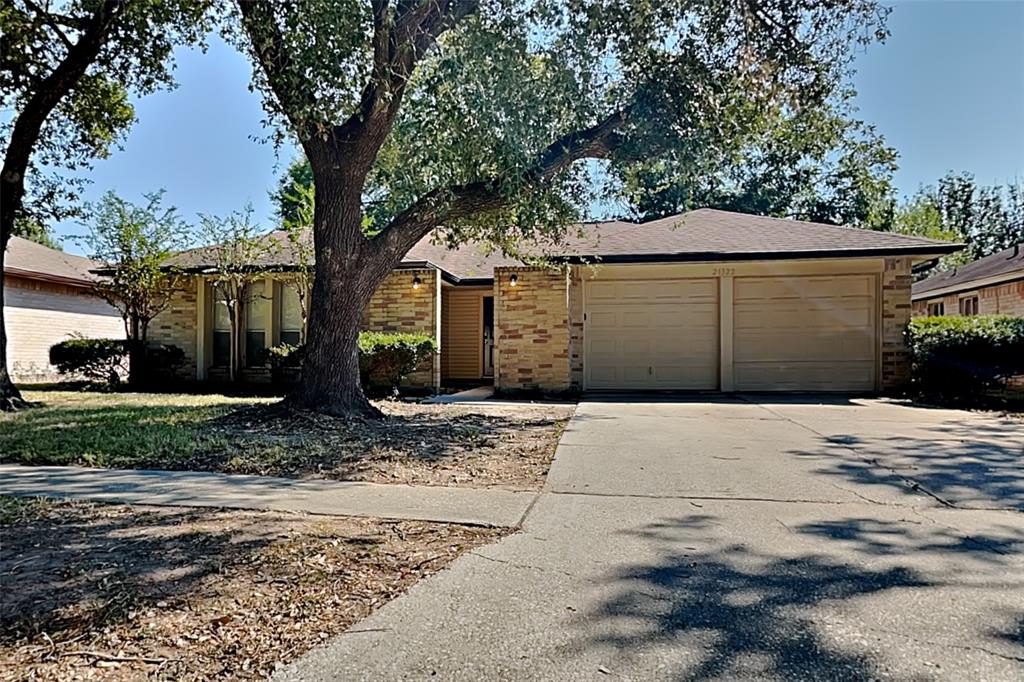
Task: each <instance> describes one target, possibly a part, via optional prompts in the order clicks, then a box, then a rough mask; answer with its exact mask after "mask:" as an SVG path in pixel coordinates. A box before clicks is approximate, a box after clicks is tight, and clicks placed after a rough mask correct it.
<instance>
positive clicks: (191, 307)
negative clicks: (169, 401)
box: [148, 278, 198, 381]
mask: <svg viewBox="0 0 1024 682" xmlns="http://www.w3.org/2000/svg"><path fill="white" fill-rule="evenodd" d="M197 282H198V279H197V278H193V279H190V280H188V281H187V283H186V284H185V287H184V288H183V290H182V291H179V292H178V293H176V294H175V295H174V296H173V297H172V298H171V303H170V305H169V306H168V307H167V309H166V310H164V312H162V313H160V314H159V315H157V316H156V317H155V318H154V319H153V321H152V322H150V323H149V335H148V341H149V342H150V343H163V344H168V345H172V346H178V347H179V348H181V349H182V350H183V351H185V362H184V364H182V366H181V367H179V368H178V370H177V375H178V377H180V378H181V379H185V380H188V381H192V380H194V379H195V378H196V295H197V294H196V292H197V288H198V287H197Z"/></svg>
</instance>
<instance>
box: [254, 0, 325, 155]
mask: <svg viewBox="0 0 1024 682" xmlns="http://www.w3.org/2000/svg"><path fill="white" fill-rule="evenodd" d="M274 4H275V3H273V2H267V1H266V0H238V9H239V11H240V12H241V13H242V27H243V28H244V29H245V32H246V34H247V35H248V36H249V42H250V43H251V44H252V49H253V52H254V53H255V55H256V58H257V60H259V63H260V66H261V67H262V69H263V73H264V74H265V75H266V77H267V83H268V85H269V86H270V89H271V91H272V92H273V93H274V97H276V98H277V101H278V103H279V104H280V105H281V109H282V110H283V111H284V112H285V115H286V116H287V117H288V120H289V121H290V122H291V124H292V125H293V126H294V127H295V130H296V132H297V133H298V134H299V139H300V140H303V141H304V138H307V137H309V136H310V135H312V134H313V132H314V131H313V130H312V128H311V127H310V121H309V120H308V119H307V118H305V117H304V116H303V115H302V113H301V112H304V111H305V112H310V111H314V110H315V109H316V105H317V99H316V96H315V95H314V94H313V92H312V90H311V89H308V88H302V87H298V88H296V87H294V86H295V85H297V84H294V83H289V81H290V80H291V76H293V75H294V74H291V71H292V61H291V58H290V57H289V55H288V49H287V47H286V46H285V42H284V36H283V35H282V34H281V31H280V30H279V29H278V27H277V23H276V22H275V20H274ZM296 89H297V90H300V91H301V92H299V93H296V92H295V90H296Z"/></svg>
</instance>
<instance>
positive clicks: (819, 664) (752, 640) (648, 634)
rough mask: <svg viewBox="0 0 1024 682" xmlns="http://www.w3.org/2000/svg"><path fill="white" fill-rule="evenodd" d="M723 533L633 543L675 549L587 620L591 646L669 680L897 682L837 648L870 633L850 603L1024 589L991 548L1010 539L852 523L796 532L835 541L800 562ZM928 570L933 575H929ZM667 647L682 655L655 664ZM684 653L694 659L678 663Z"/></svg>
mask: <svg viewBox="0 0 1024 682" xmlns="http://www.w3.org/2000/svg"><path fill="white" fill-rule="evenodd" d="M718 525H719V523H718V521H717V519H716V517H715V516H712V515H694V516H685V517H680V518H676V519H668V520H665V521H663V522H660V523H655V524H651V525H648V526H646V527H643V528H641V529H639V530H638V531H634V532H631V533H630V535H632V536H634V537H635V536H639V537H642V538H644V539H647V540H650V541H652V543H654V545H655V546H658V547H663V548H665V549H664V550H663V551H662V552H661V554H660V556H659V557H658V558H657V559H655V560H652V561H645V562H640V563H636V564H634V565H632V566H628V567H625V568H623V569H622V570H620V571H618V572H617V573H615V574H614V575H613V576H612V577H611V579H610V586H611V587H612V588H613V589H614V596H613V597H611V598H609V599H607V600H606V601H604V602H602V603H601V604H600V605H599V606H598V607H597V608H595V609H593V610H591V611H588V612H586V613H583V614H580V622H579V625H580V626H581V628H582V629H583V630H585V631H586V632H588V633H596V634H594V635H592V636H590V638H589V639H588V640H587V641H586V642H585V643H584V644H583V646H584V647H585V648H593V647H594V646H595V645H596V646H598V647H599V648H606V647H609V646H610V647H612V648H614V649H615V650H616V651H618V652H619V653H620V655H621V657H622V663H621V664H622V665H623V666H624V668H623V669H628V666H629V659H630V657H633V656H636V655H638V654H645V653H646V654H649V655H651V656H658V658H657V659H656V660H663V659H664V660H666V661H675V663H673V664H671V665H673V666H674V667H673V668H671V670H672V671H673V679H678V680H705V679H735V678H739V677H742V678H744V679H785V680H824V679H842V680H869V679H879V678H881V677H885V678H886V679H898V678H893V677H890V676H891V675H892V671H891V670H887V669H885V668H884V667H882V661H881V660H879V659H877V658H876V657H875V654H873V653H872V649H875V650H877V645H871V646H866V647H860V646H854V647H849V648H848V647H845V646H843V645H842V644H840V643H837V642H836V641H835V640H833V639H832V637H830V633H831V632H834V630H833V627H834V625H838V624H839V623H842V622H846V623H848V624H849V627H852V628H853V629H854V632H856V631H857V629H858V628H864V627H870V626H864V625H863V624H860V623H859V622H858V621H859V618H858V617H856V616H853V617H851V616H844V615H839V614H844V613H847V612H846V611H845V610H844V607H843V606H842V604H843V603H844V602H849V601H856V600H858V599H861V598H866V597H872V596H876V595H881V594H884V593H893V594H895V593H899V592H905V591H920V590H924V589H929V588H937V587H943V586H947V585H951V584H952V585H956V584H958V583H959V582H960V580H961V579H963V581H964V582H965V583H970V584H971V585H972V586H973V587H975V588H978V587H984V585H985V584H987V583H986V581H988V582H989V583H991V584H992V585H993V586H997V587H995V589H1001V590H1005V591H1006V593H1007V594H1014V593H1016V592H1017V591H1018V590H1021V589H1024V585H1022V584H1016V585H1013V584H1007V582H1008V581H1007V570H1009V567H1011V566H1012V565H1014V564H1011V563H1010V561H1011V560H1010V558H1009V557H1008V556H1005V555H1001V554H999V553H997V552H994V551H993V550H992V549H991V547H993V546H997V545H999V543H1000V542H1003V541H1005V539H1006V538H1005V537H1004V536H1003V535H999V536H997V537H992V538H974V539H973V541H971V542H966V541H962V539H961V538H957V537H954V534H952V533H950V532H949V531H947V530H946V529H942V528H940V527H938V526H929V527H928V528H927V529H925V528H919V527H918V526H914V525H910V526H908V525H907V524H906V523H904V522H884V521H878V520H872V519H849V520H845V521H837V522H835V523H827V524H808V525H806V526H802V527H800V526H798V527H795V528H791V529H790V532H792V533H794V534H795V535H797V536H801V535H806V536H808V538H817V539H819V540H825V541H827V543H828V544H824V545H822V544H820V543H815V544H814V545H813V548H814V549H813V551H810V552H808V551H798V548H800V547H801V546H803V545H805V544H806V543H803V542H800V541H799V540H797V541H794V543H799V544H794V545H793V546H789V547H786V548H784V549H780V551H779V552H772V551H769V552H763V551H755V550H753V549H751V548H750V547H749V546H747V545H745V544H742V543H737V542H732V541H730V540H728V538H719V537H716V535H717V532H716V527H717V526H718ZM1020 539H1021V537H1020V535H1019V532H1018V535H1017V540H1018V541H1019V540H1020ZM833 541H835V542H837V543H843V544H845V545H846V546H845V547H844V549H845V550H847V552H846V553H843V554H840V553H837V552H835V551H834V550H837V549H840V548H839V547H838V546H836V545H833V544H832V543H833ZM783 547H785V545H783ZM851 552H852V554H851ZM908 556H909V557H912V559H907V557H908ZM869 557H876V558H875V559H871V558H869ZM928 560H934V561H938V562H943V566H944V568H943V570H942V571H940V572H938V573H936V572H935V571H934V570H933V569H934V565H933V564H929V563H923V562H927V561H928ZM921 566H928V567H929V570H928V571H927V574H926V573H925V572H923V571H922V570H920V569H919V568H918V567H921ZM937 574H938V575H941V576H942V578H941V579H937V578H936V577H935V576H936V575H937ZM1017 577H1018V579H1019V576H1017ZM1009 582H1012V581H1009ZM1018 582H1019V580H1018ZM896 603H899V602H896ZM823 613H834V614H837V615H836V616H835V618H836V619H837V622H836V623H835V624H833V626H830V625H829V624H828V622H823V621H822V616H823ZM980 621H981V623H982V624H981V625H979V626H978V627H979V630H978V632H977V633H971V634H972V635H976V636H978V637H984V638H986V640H987V641H988V642H991V647H992V648H993V650H998V651H1004V652H1005V654H1002V655H1004V656H1005V657H1009V658H1012V657H1013V656H1014V655H1015V654H1016V653H1017V652H1018V651H1020V650H1019V649H1018V648H1017V646H1019V645H1020V643H1021V642H1020V640H1019V636H1020V635H1019V631H1017V632H1010V631H1005V632H1004V631H999V632H993V631H984V630H983V629H984V628H985V627H989V626H990V622H991V621H990V620H988V619H985V618H981V619H980ZM1017 627H1018V628H1019V624H1018V626H1017ZM1012 629H1013V626H1010V630H1012ZM894 634H898V633H894ZM859 639H860V637H858V636H856V635H855V636H854V637H853V640H852V641H859ZM953 643H954V644H955V642H953ZM1007 644H1009V645H1010V646H1007ZM1014 645H1017V646H1014ZM662 646H669V647H672V649H673V651H674V654H672V655H671V656H669V655H667V653H666V655H664V656H663V655H662V654H659V653H657V652H658V650H659V647H662ZM578 648H579V643H577V644H576V645H574V650H578ZM682 651H687V652H688V656H687V658H684V659H682V660H681V661H680V659H679V658H677V657H678V656H679V654H680V652H682ZM1022 653H1024V652H1022ZM910 679H916V678H910Z"/></svg>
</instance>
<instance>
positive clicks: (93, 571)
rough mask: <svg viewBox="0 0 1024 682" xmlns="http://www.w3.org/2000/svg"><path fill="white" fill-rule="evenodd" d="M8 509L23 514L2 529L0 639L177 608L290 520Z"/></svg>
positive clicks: (83, 628)
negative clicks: (163, 605)
mask: <svg viewBox="0 0 1024 682" xmlns="http://www.w3.org/2000/svg"><path fill="white" fill-rule="evenodd" d="M15 504H17V505H18V507H13V505H15ZM12 508H15V509H17V510H18V511H17V512H16V513H17V518H4V519H3V520H4V525H3V526H2V528H3V536H4V552H3V554H2V556H0V582H3V584H4V590H5V596H4V599H3V600H2V603H0V645H10V644H13V643H15V642H17V641H18V640H22V641H24V640H32V639H35V638H36V637H37V636H40V635H41V634H42V633H47V635H48V636H51V637H52V638H53V639H55V640H58V641H60V640H66V639H68V638H70V637H74V636H76V635H78V634H81V633H85V632H92V633H95V632H97V631H98V630H100V629H101V628H103V627H104V626H106V625H116V624H119V623H122V622H123V621H125V620H126V619H129V618H130V613H131V612H132V611H134V610H136V609H137V608H139V607H140V605H148V608H152V607H153V604H154V603H155V602H157V601H158V600H160V601H163V602H167V603H168V606H170V607H177V606H181V604H176V603H175V602H176V600H178V599H187V598H189V596H190V595H195V594H196V590H197V589H198V586H199V584H200V583H201V582H202V581H203V580H204V578H206V577H208V576H211V575H215V574H217V573H219V572H221V571H223V570H225V568H226V567H230V566H231V565H232V564H233V563H236V562H238V561H243V560H245V558H246V557H249V556H251V555H254V554H256V553H257V552H259V551H260V550H262V549H264V548H266V547H267V546H268V545H269V544H271V543H272V542H274V541H275V540H278V539H280V538H282V537H287V530H288V527H289V524H290V522H289V521H288V520H285V519H277V520H275V521H274V522H273V523H272V524H260V525H257V524H255V523H246V524H239V523H234V524H224V523H220V524H218V523H217V521H216V519H217V518H218V514H220V515H223V513H218V512H213V511H210V510H189V511H170V510H160V511H146V512H143V511H138V510H133V509H131V508H129V507H106V506H103V505H98V506H95V507H92V508H89V507H83V506H81V505H71V506H64V507H60V508H57V509H56V510H50V506H49V503H46V502H39V501H36V500H20V501H17V502H12V501H7V502H6V503H5V505H4V511H5V514H7V515H10V514H12V512H11V509H12ZM297 518H298V517H297ZM295 522H298V520H297V519H296V521H295Z"/></svg>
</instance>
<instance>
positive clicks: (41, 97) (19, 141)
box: [0, 0, 125, 250]
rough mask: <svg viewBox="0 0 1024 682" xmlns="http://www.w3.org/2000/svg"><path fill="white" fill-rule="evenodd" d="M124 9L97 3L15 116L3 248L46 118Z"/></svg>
mask: <svg viewBox="0 0 1024 682" xmlns="http://www.w3.org/2000/svg"><path fill="white" fill-rule="evenodd" d="M124 8H125V3H124V2H122V1H120V0H108V1H107V2H101V3H99V4H98V5H97V6H96V11H95V12H94V13H93V14H92V16H91V17H90V19H89V21H88V23H86V24H85V26H84V27H83V31H82V34H81V36H80V37H79V39H78V42H77V43H75V45H74V46H73V47H72V48H71V49H69V50H68V53H67V55H65V57H64V59H63V60H61V61H60V63H58V64H57V66H56V67H55V68H54V69H53V71H51V72H50V74H49V75H48V76H46V77H45V78H43V79H42V80H40V81H39V86H38V87H37V88H36V90H35V92H34V93H33V94H32V96H31V97H29V98H28V101H26V102H25V106H24V107H23V108H22V110H21V113H19V114H18V117H17V119H15V121H14V125H13V126H12V128H11V134H10V138H9V140H8V144H7V149H6V150H5V152H4V165H3V170H2V171H0V250H2V249H4V248H6V247H7V240H8V239H9V238H10V236H11V230H12V229H13V227H14V219H15V217H16V216H17V215H18V213H19V212H20V211H21V208H22V200H23V198H24V196H25V173H26V171H27V170H28V164H29V160H30V159H31V156H32V150H33V149H34V148H35V146H36V142H37V141H38V140H39V135H40V132H41V131H42V128H43V124H44V123H45V122H46V118H47V117H48V116H49V115H50V112H52V111H53V109H54V108H55V107H56V106H57V104H58V103H59V102H60V101H61V99H63V98H64V97H65V96H67V94H68V93H69V92H71V90H72V89H73V88H74V87H75V85H76V84H77V83H78V81H79V80H80V79H81V78H82V76H83V75H84V74H85V72H86V70H87V69H88V68H89V65H90V64H92V63H93V62H94V61H95V60H96V56H97V55H98V54H99V52H100V50H101V49H102V48H103V44H104V42H106V39H107V36H108V34H109V32H110V29H111V27H112V26H113V25H114V23H115V22H116V21H117V18H118V17H119V16H120V14H121V13H122V12H123V11H124Z"/></svg>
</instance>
